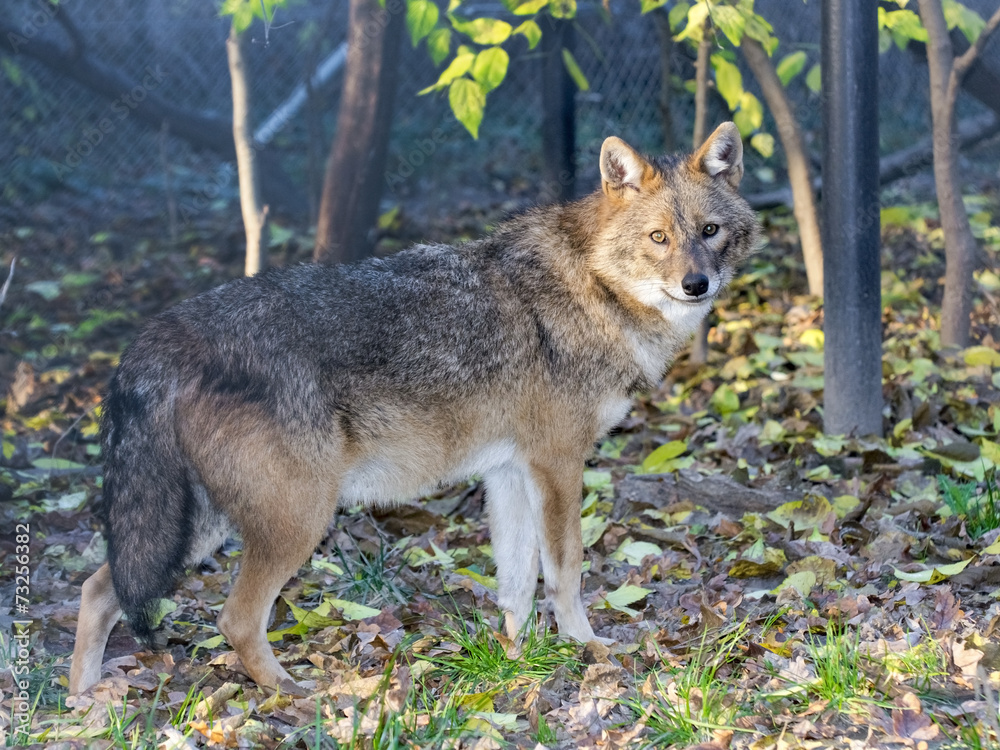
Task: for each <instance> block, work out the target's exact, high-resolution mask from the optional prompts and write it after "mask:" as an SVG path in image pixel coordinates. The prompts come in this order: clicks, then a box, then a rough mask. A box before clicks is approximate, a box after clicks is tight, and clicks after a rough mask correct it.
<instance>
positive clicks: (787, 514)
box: [767, 495, 833, 531]
mask: <svg viewBox="0 0 1000 750" xmlns="http://www.w3.org/2000/svg"><path fill="white" fill-rule="evenodd" d="M831 513H833V506H832V505H830V501H829V500H827V499H826V498H825V497H822V496H819V495H810V496H808V497H806V498H805V499H804V500H792V501H791V502H788V503H784V504H783V505H779V506H778V507H777V508H775V509H774V510H772V511H771V512H770V513H767V517H768V518H769V519H771V520H772V521H774V522H775V523H776V524H778V525H779V526H781V527H782V528H785V529H787V528H788V527H789V526H792V525H794V526H795V529H796V530H797V531H802V530H804V529H809V528H813V529H815V528H819V527H821V526H824V525H825V524H826V522H827V520H828V519H829V517H830V514H831Z"/></svg>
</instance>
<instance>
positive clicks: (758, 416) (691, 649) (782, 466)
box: [0, 196, 1000, 750]
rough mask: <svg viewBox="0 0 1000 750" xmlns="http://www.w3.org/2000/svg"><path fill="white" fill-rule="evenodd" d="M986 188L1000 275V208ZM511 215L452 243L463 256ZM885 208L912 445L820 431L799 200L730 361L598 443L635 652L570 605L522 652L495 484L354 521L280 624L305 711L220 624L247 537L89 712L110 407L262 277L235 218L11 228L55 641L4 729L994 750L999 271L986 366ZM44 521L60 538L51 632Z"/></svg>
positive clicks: (290, 739) (600, 488) (591, 469)
mask: <svg viewBox="0 0 1000 750" xmlns="http://www.w3.org/2000/svg"><path fill="white" fill-rule="evenodd" d="M976 200H978V201H979V203H976V202H975V201H972V202H971V204H970V206H971V207H970V211H971V212H972V213H973V224H974V226H975V227H976V231H977V232H978V234H979V236H980V239H981V240H982V244H983V247H984V248H985V252H986V255H987V256H988V263H987V264H986V268H987V269H995V268H996V267H997V262H996V261H997V253H998V250H1000V230H997V228H996V226H995V224H996V222H995V220H994V219H993V217H994V216H996V215H997V214H998V211H997V202H996V198H995V196H994V197H992V198H989V197H987V198H983V199H976ZM490 218H492V217H484V216H482V215H473V216H466V217H463V219H462V222H463V223H461V224H449V225H443V226H430V227H423V228H422V231H423V233H424V236H434V237H435V238H436V239H439V238H440V239H446V238H449V237H454V236H456V235H460V234H463V233H465V232H469V231H470V230H472V229H474V228H475V227H476V226H482V225H483V224H484V223H486V220H487V219H490ZM883 219H884V221H883V226H884V232H883V240H884V250H883V268H884V271H883V302H884V308H885V315H884V324H885V345H884V352H885V353H884V358H883V376H884V378H883V392H884V396H885V403H886V411H885V414H886V418H885V427H886V435H887V437H886V438H884V439H872V438H845V437H838V436H829V435H824V434H823V433H822V431H821V424H822V386H823V367H822V365H823V353H822V347H823V336H822V330H821V329H822V311H821V308H820V307H819V306H818V304H817V302H816V301H815V300H814V299H811V298H809V297H806V296H803V295H801V294H799V293H797V291H796V290H801V288H802V287H803V285H804V281H803V278H802V269H801V264H800V263H799V262H798V261H797V260H795V252H794V246H793V244H792V243H793V242H794V236H793V234H792V230H793V224H792V223H791V221H790V220H789V219H788V218H787V217H785V216H781V215H777V214H776V215H772V216H770V217H767V218H766V223H767V227H768V234H769V239H770V242H769V244H768V246H767V247H766V248H765V249H764V250H763V251H762V252H761V253H760V254H759V255H758V256H757V257H755V258H754V259H753V261H752V262H751V263H750V264H749V265H748V267H747V268H746V269H745V273H744V275H743V276H742V277H741V278H740V279H739V280H738V282H737V283H736V284H735V285H734V289H733V292H732V294H731V295H730V296H729V297H728V298H727V299H725V300H723V301H722V302H721V304H720V305H719V306H718V310H717V313H716V314H715V318H714V323H715V325H714V327H713V330H712V334H711V346H712V352H711V356H710V359H709V363H708V364H707V365H706V366H704V367H694V366H692V365H690V364H689V363H688V362H687V361H686V359H685V358H684V357H682V358H681V360H680V361H679V362H678V363H677V365H676V366H675V367H674V369H673V371H672V372H671V373H670V375H669V376H668V378H667V380H666V381H665V382H664V384H663V385H662V387H660V388H659V389H658V390H657V391H656V392H654V393H650V394H645V395H644V396H642V397H641V398H639V399H638V400H637V401H636V404H635V408H634V409H633V411H632V413H631V414H630V415H629V417H628V418H627V419H626V420H625V422H624V423H623V424H622V425H621V427H620V429H619V430H618V431H616V433H615V434H613V435H612V436H611V437H609V438H608V439H606V440H605V441H603V442H602V443H601V444H600V445H599V446H597V448H596V450H595V454H594V458H593V460H592V461H591V462H590V465H589V466H588V468H587V471H586V473H585V475H584V489H583V503H582V522H583V528H584V537H585V543H586V546H587V552H586V562H585V567H586V573H585V577H584V586H585V600H586V602H587V604H588V605H589V610H590V615H591V619H592V622H593V623H594V625H595V629H596V630H597V632H598V633H599V634H600V635H602V636H604V637H607V638H614V639H615V644H614V645H612V646H610V647H606V646H603V645H601V644H599V643H596V642H595V643H590V644H585V645H582V644H574V643H566V642H564V641H561V640H560V639H559V638H558V637H557V635H556V634H554V633H553V632H552V631H551V630H550V629H549V628H550V625H549V623H548V622H547V618H546V617H545V616H544V613H542V614H540V615H539V616H538V617H537V618H536V620H535V622H534V623H533V627H532V628H531V629H530V632H528V633H526V634H525V637H524V639H523V640H522V641H521V642H520V643H512V642H509V641H507V640H506V639H505V638H504V637H503V636H502V635H500V634H499V633H497V632H496V626H497V609H496V604H495V591H496V583H495V579H494V575H495V567H494V564H493V561H492V556H491V551H490V547H489V537H488V534H487V531H486V527H485V523H484V521H485V519H484V516H483V504H484V498H483V493H482V489H481V487H480V485H479V484H478V483H476V482H475V481H470V482H469V483H467V484H464V485H461V486H458V487H455V488H453V489H451V490H449V491H447V492H443V493H441V494H439V495H437V496H434V497H432V498H428V499H424V500H421V501H414V502H413V503H409V504H406V505H402V506H400V507H398V508H395V509H393V510H388V511H385V512H382V511H377V512H376V511H359V510H357V509H344V510H343V511H342V512H341V513H339V514H338V517H337V519H336V521H335V523H334V524H333V525H332V526H331V530H330V533H329V535H328V537H327V539H326V540H325V541H324V542H323V544H322V545H321V547H320V548H319V549H318V550H317V551H316V552H315V554H314V555H313V557H312V559H311V560H310V562H309V563H307V564H306V565H305V566H304V567H303V568H302V569H301V570H300V572H299V574H298V575H297V576H296V577H295V578H294V579H293V580H292V581H291V582H290V583H289V584H288V586H287V587H286V589H285V591H284V592H283V595H282V597H281V598H280V599H279V600H278V601H277V603H276V607H275V617H274V621H273V623H272V624H271V631H270V632H271V637H272V639H273V640H274V643H275V646H276V648H277V649H278V650H279V658H280V659H281V661H282V662H283V663H284V664H285V666H286V667H287V668H288V669H289V671H290V672H291V673H292V674H293V675H294V676H295V677H296V679H297V680H298V681H300V683H301V684H302V686H303V687H304V692H305V693H306V695H304V696H285V695H277V696H274V695H267V694H265V693H263V692H261V691H260V690H258V689H257V688H256V686H255V685H254V684H253V683H252V682H250V681H249V680H248V679H247V678H246V677H245V676H244V673H243V669H242V665H241V664H240V663H239V660H238V659H237V658H236V657H235V655H234V654H233V653H232V652H231V651H230V650H229V649H228V647H227V646H226V644H225V642H224V641H223V639H222V637H221V636H220V635H219V633H218V631H217V630H216V628H215V620H216V615H217V614H218V611H219V609H220V607H221V605H222V604H223V602H224V601H225V597H226V594H227V592H228V590H229V586H230V582H231V580H232V573H233V572H234V570H235V569H236V568H238V565H239V554H240V553H239V546H238V544H236V543H229V544H227V545H226V546H225V547H224V548H223V550H221V551H220V552H219V553H218V554H217V555H215V556H214V557H213V558H211V559H209V560H206V561H205V563H204V564H203V565H202V566H201V567H200V568H199V569H197V570H195V571H192V575H191V576H190V577H189V578H187V579H186V580H185V581H184V582H183V583H182V584H181V585H180V587H179V588H178V590H177V591H176V593H175V594H174V595H173V596H172V597H171V598H170V599H167V600H164V601H163V602H162V603H161V609H160V614H161V616H162V625H161V628H160V630H159V631H158V636H157V637H158V642H157V644H156V648H155V649H153V650H147V649H144V648H143V647H142V646H140V645H139V644H138V643H136V642H135V641H134V640H133V639H132V637H131V636H130V634H129V631H128V629H127V626H126V625H125V624H120V625H119V626H117V627H116V628H115V630H114V632H113V633H112V636H111V640H110V643H109V646H108V651H107V653H106V659H107V663H106V665H105V666H106V677H105V679H104V680H103V681H102V682H101V683H100V684H99V686H98V687H97V688H96V689H95V690H93V691H91V692H90V693H88V694H87V695H85V696H83V697H81V698H79V699H76V700H72V699H70V700H67V693H66V684H67V674H68V666H69V658H68V655H69V653H70V651H71V649H72V643H73V631H74V628H75V624H76V617H77V607H78V602H79V593H80V586H81V584H82V582H83V581H84V580H85V579H86V577H87V576H88V575H89V574H90V573H92V572H93V571H94V570H95V569H96V568H97V566H98V565H99V564H100V563H101V561H102V559H103V554H104V551H103V542H102V540H101V537H100V533H99V529H98V526H97V524H96V522H95V520H94V517H93V515H92V507H93V504H94V502H95V501H97V500H98V499H99V496H100V462H99V455H98V453H99V452H98V449H97V414H98V409H99V404H100V394H101V390H102V388H103V387H104V386H105V384H106V383H107V380H108V378H109V377H110V375H111V373H112V372H113V368H114V365H115V362H116V359H117V356H118V354H119V353H120V351H121V349H122V348H123V346H124V345H125V344H126V343H127V342H128V340H129V339H130V338H131V337H132V336H133V335H134V334H135V332H136V330H137V328H138V326H139V325H141V323H142V321H143V320H144V319H146V318H148V317H149V316H150V315H152V314H155V312H157V311H158V310H160V309H163V308H164V307H165V306H167V305H169V304H170V303H172V302H174V301H177V300H179V299H182V298H184V297H187V296H191V295H193V294H195V293H197V292H199V291H202V290H204V289H207V288H210V287H211V286H213V285H215V284H218V283H221V282H223V281H224V280H226V279H228V278H231V277H232V276H234V275H235V274H236V273H238V268H239V258H238V257H237V256H236V254H235V253H234V252H233V250H232V248H234V247H237V246H238V242H239V230H238V226H235V225H233V224H232V223H231V222H229V223H225V224H220V222H218V221H214V220H206V221H205V222H204V223H203V224H200V225H196V226H191V227H189V228H188V234H187V236H185V237H184V238H183V242H182V243H181V244H180V245H178V246H177V247H184V248H186V249H185V250H184V251H181V250H178V249H177V247H174V248H171V247H163V246H160V245H158V244H157V242H156V241H153V240H150V239H148V238H147V235H146V234H145V232H148V230H147V229H144V228H143V227H142V226H141V223H140V222H135V223H129V222H128V221H127V220H122V221H119V222H117V223H115V224H114V229H113V230H109V231H102V232H98V233H96V234H91V235H89V236H85V237H78V236H76V235H74V233H73V232H74V230H73V229H71V228H65V227H63V228H57V229H51V228H45V229H43V228H26V227H14V228H10V229H9V230H5V236H4V242H5V246H6V247H8V248H9V252H8V253H7V254H6V255H5V256H4V257H3V258H0V260H3V261H4V262H6V263H9V260H10V256H11V255H13V254H14V253H17V254H19V255H20V258H21V259H20V262H19V266H18V269H17V272H16V274H17V275H16V276H15V281H14V284H13V285H12V291H11V294H10V296H9V297H8V300H7V302H6V303H5V306H4V308H3V311H2V313H0V314H2V316H3V318H2V323H3V330H2V332H0V336H2V338H0V373H3V374H4V375H3V377H4V382H3V383H2V384H0V385H2V387H3V388H4V389H5V391H6V393H7V400H6V417H5V418H4V420H3V430H4V432H3V463H2V474H0V507H2V509H3V513H4V520H5V528H6V529H7V533H6V534H5V535H4V536H3V538H2V539H0V549H2V552H3V560H4V565H3V574H2V579H0V585H2V587H3V589H2V590H3V593H4V598H3V601H4V603H5V604H4V607H5V609H4V610H3V613H4V614H3V615H2V618H3V623H2V624H3V627H2V628H0V630H2V631H3V633H5V634H10V633H12V632H13V630H14V625H13V620H15V619H19V620H23V619H30V620H31V625H30V626H29V627H28V628H27V629H26V632H28V633H29V634H30V649H29V651H30V655H29V656H28V660H27V661H28V663H29V664H30V670H29V674H28V682H29V685H28V686H27V687H28V694H29V703H30V710H29V714H30V716H29V719H30V722H29V724H28V725H21V724H18V726H17V727H12V721H13V722H18V721H20V719H19V718H18V717H16V716H14V717H12V715H11V713H10V712H9V711H8V710H7V705H9V704H7V705H5V706H4V709H3V713H0V724H2V726H3V729H4V731H5V732H10V730H11V729H12V728H26V729H27V730H28V734H27V735H24V734H21V735H19V736H18V737H16V738H15V739H17V740H18V741H20V742H35V743H40V744H45V745H48V746H55V745H56V743H59V744H60V745H61V746H63V747H83V746H93V747H106V746H115V747H153V746H158V747H169V748H188V747H200V746H219V747H278V746H290V747H304V748H319V747H378V748H390V747H452V748H495V747H503V746H507V747H525V748H528V747H536V746H537V745H538V744H541V745H542V746H545V747H563V748H570V747H593V748H617V747H626V746H628V747H632V746H643V745H645V746H652V747H700V748H726V747H738V748H744V747H752V748H756V749H761V750H763V749H764V748H800V747H801V748H813V747H845V748H848V747H850V748H863V747H898V746H916V747H925V746H926V747H946V746H954V747H995V746H996V742H997V739H998V735H1000V730H998V718H997V691H998V688H1000V646H998V638H997V632H996V629H997V628H996V626H997V622H998V618H1000V604H998V601H997V594H996V592H997V583H998V582H1000V543H998V541H1000V540H998V534H1000V532H998V531H997V529H996V527H997V525H998V523H1000V508H997V507H996V503H997V502H998V501H1000V496H998V494H997V490H996V486H995V484H994V470H995V466H996V464H997V463H1000V445H998V442H997V441H998V438H997V431H998V427H1000V403H998V402H1000V397H998V395H997V385H998V381H1000V354H998V353H997V344H996V340H995V337H996V336H997V335H998V331H1000V327H998V322H1000V320H998V316H1000V312H998V307H997V295H998V293H1000V279H998V278H997V276H996V274H995V273H994V272H993V271H991V270H986V271H984V272H982V273H980V274H979V275H978V276H977V284H978V286H977V303H976V311H975V315H974V334H975V338H976V340H977V342H978V344H977V346H975V347H973V348H971V349H969V350H966V351H964V352H960V353H957V354H955V355H951V356H945V355H943V354H942V353H941V348H940V346H939V340H938V336H937V333H936V330H935V315H936V311H937V305H938V304H939V303H940V277H941V276H942V273H943V268H942V264H941V256H942V253H941V250H940V247H941V237H940V230H939V229H938V228H937V226H936V224H935V221H934V218H933V213H932V212H931V211H929V210H928V209H927V208H926V207H921V206H903V207H895V208H893V209H886V212H885V215H884V217H883ZM473 233H474V232H473ZM278 236H279V237H280V239H279V241H278V242H277V243H275V245H276V246H275V247H273V248H272V252H273V255H274V256H275V257H276V258H277V262H279V263H291V262H297V261H299V260H305V259H306V258H307V257H308V251H307V246H308V239H307V238H296V237H295V236H294V234H293V233H291V232H279V233H278ZM399 241H400V240H399V238H398V237H396V238H392V237H390V238H387V239H386V240H385V241H384V245H385V246H388V245H390V244H393V243H395V244H398V243H399ZM18 523H26V524H29V525H30V544H29V547H30V549H29V553H28V555H27V559H28V564H29V567H30V570H31V576H30V593H29V595H28V600H29V605H28V607H27V608H26V612H25V613H24V614H19V613H18V612H17V611H16V610H15V608H14V606H13V604H14V602H15V601H16V600H15V593H17V591H16V586H17V585H18V582H17V581H16V579H15V575H14V574H15V572H16V568H17V565H18V564H19V560H18V556H19V554H20V552H19V551H18V550H17V543H18V542H17V539H16V536H17V535H16V533H15V528H16V524H18ZM21 583H22V584H23V582H21ZM22 593H23V592H22ZM539 593H541V587H540V588H539ZM4 637H5V639H7V641H6V644H5V645H6V646H9V645H10V640H9V635H5V636H4ZM15 645H16V644H15ZM0 658H2V659H3V663H2V664H0V666H3V671H2V672H0V689H2V691H3V695H4V696H9V695H11V694H12V692H15V689H16V688H17V685H16V682H15V681H16V680H18V679H22V680H23V679H24V676H23V675H22V674H21V672H19V671H18V661H17V654H16V649H15V652H14V653H13V655H8V648H4V649H3V656H2V657H0ZM70 704H73V705H70Z"/></svg>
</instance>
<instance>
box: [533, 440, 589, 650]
mask: <svg viewBox="0 0 1000 750" xmlns="http://www.w3.org/2000/svg"><path fill="white" fill-rule="evenodd" d="M582 470H583V463H582V462H577V461H575V460H572V459H568V458H567V459H557V460H554V461H550V462H546V463H541V462H533V463H532V465H531V477H532V480H533V482H534V484H535V487H536V488H537V490H538V493H539V496H540V499H541V502H540V515H541V518H540V523H539V524H538V533H539V541H540V545H539V546H540V551H541V559H542V574H543V575H544V577H545V597H546V599H547V601H548V603H549V604H550V606H551V607H552V611H553V612H554V613H555V616H556V623H558V625H559V632H560V633H561V634H562V635H566V636H569V637H571V638H575V639H576V640H578V641H590V640H593V639H594V629H593V628H592V627H591V626H590V622H589V621H588V619H587V610H586V609H585V608H584V606H583V598H582V597H581V595H580V579H581V576H582V573H583V534H582V529H581V525H580V489H581V482H582Z"/></svg>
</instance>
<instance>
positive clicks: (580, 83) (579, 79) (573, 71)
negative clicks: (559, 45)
mask: <svg viewBox="0 0 1000 750" xmlns="http://www.w3.org/2000/svg"><path fill="white" fill-rule="evenodd" d="M562 58H563V65H565V66H566V70H567V71H568V72H569V75H570V78H572V79H573V82H574V83H575V84H576V87H577V88H578V89H580V91H589V90H590V82H589V81H588V80H587V76H585V75H584V74H583V71H582V70H581V69H580V65H579V64H578V63H577V61H576V58H575V57H573V53H572V52H570V51H569V50H568V49H566V48H565V47H563V51H562Z"/></svg>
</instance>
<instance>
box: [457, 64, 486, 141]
mask: <svg viewBox="0 0 1000 750" xmlns="http://www.w3.org/2000/svg"><path fill="white" fill-rule="evenodd" d="M448 104H450V105H451V111H452V112H454V113H455V117H456V118H457V119H458V121H459V122H460V123H462V124H463V125H464V126H465V129H466V130H468V131H469V132H470V133H471V134H472V137H473V138H479V125H480V124H481V123H482V121H483V110H484V109H485V108H486V94H485V93H484V92H483V88H482V86H480V85H479V84H478V83H476V82H475V81H473V80H472V79H470V78H457V79H455V80H454V81H452V82H451V87H450V88H449V89H448Z"/></svg>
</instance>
